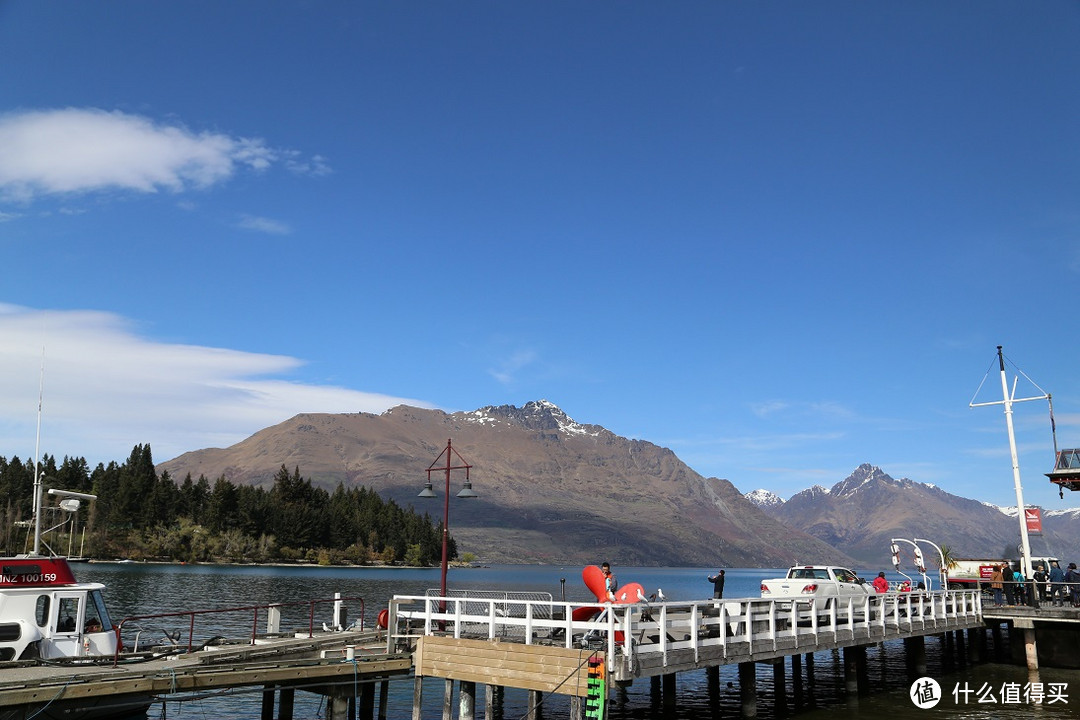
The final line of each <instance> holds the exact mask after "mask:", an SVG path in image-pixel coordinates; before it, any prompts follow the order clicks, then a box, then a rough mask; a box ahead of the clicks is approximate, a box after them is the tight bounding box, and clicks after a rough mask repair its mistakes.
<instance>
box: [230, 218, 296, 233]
mask: <svg viewBox="0 0 1080 720" xmlns="http://www.w3.org/2000/svg"><path fill="white" fill-rule="evenodd" d="M236 226H237V227H238V228H241V229H243V230H254V231H255V232H262V233H269V234H270V235H289V234H290V233H292V228H291V227H290V226H289V225H287V224H285V223H283V222H281V221H279V220H272V219H270V218H265V217H258V216H256V215H241V216H240V220H239V222H237V223H236Z"/></svg>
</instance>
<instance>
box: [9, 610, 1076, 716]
mask: <svg viewBox="0 0 1080 720" xmlns="http://www.w3.org/2000/svg"><path fill="white" fill-rule="evenodd" d="M580 607H581V606H580V605H578V604H575V603H565V602H553V601H551V600H535V599H529V600H515V599H513V598H508V597H501V598H487V597H470V596H468V595H466V596H462V597H448V598H433V597H431V596H425V597H415V596H395V597H394V599H393V600H392V601H391V603H390V607H389V608H388V613H387V614H388V618H387V624H388V626H389V627H388V628H387V630H386V631H385V632H383V633H382V634H381V635H380V634H377V633H375V632H371V631H367V632H353V631H340V632H331V633H326V634H321V635H319V636H316V637H305V638H274V639H272V640H265V641H261V640H256V641H253V642H250V643H244V644H239V645H233V646H225V647H216V648H208V649H206V650H202V651H198V652H191V653H177V654H175V655H173V656H168V657H157V658H154V659H150V660H147V661H145V662H140V663H132V664H126V663H119V664H116V665H111V664H105V665H99V664H92V663H89V662H85V661H84V662H74V663H70V664H64V665H59V664H51V665H31V664H29V663H4V664H2V667H0V720H22V719H23V718H29V717H33V716H35V714H36V713H38V712H40V711H41V710H42V709H46V708H48V709H49V710H50V711H56V710H63V709H65V708H72V707H86V706H93V705H96V706H99V707H104V708H124V707H138V706H139V704H140V703H141V706H142V707H146V706H147V705H148V704H149V703H150V702H151V701H166V702H167V701H169V700H170V699H171V698H179V697H181V696H182V695H183V694H185V693H193V692H203V691H213V690H223V689H226V688H245V687H246V688H253V689H254V690H255V691H256V692H261V693H262V698H263V702H262V717H263V718H264V719H265V720H272V719H273V718H278V719H280V720H291V717H292V708H293V701H294V693H295V691H296V690H297V689H302V690H305V691H311V692H317V693H321V694H323V695H324V696H326V698H327V705H326V708H327V709H326V717H327V718H328V720H345V719H346V718H349V719H351V718H355V717H360V718H362V719H365V720H367V719H370V718H373V717H375V715H376V713H377V716H378V718H380V720H382V719H384V718H386V702H387V693H388V684H389V681H390V680H391V679H392V678H407V677H409V676H410V675H411V676H412V678H413V703H412V716H413V718H414V720H419V719H420V718H421V717H422V716H423V715H424V711H423V702H424V698H423V687H424V683H423V680H424V678H440V679H443V680H444V681H445V692H444V693H443V698H442V717H443V718H445V720H450V719H451V718H453V717H454V716H455V711H454V707H453V702H452V698H453V695H454V693H453V688H454V685H455V683H456V684H457V687H458V689H459V692H458V696H459V705H458V708H457V713H456V714H457V717H459V718H460V719H461V720H472V719H473V718H474V717H475V716H476V715H477V714H478V708H477V704H478V699H477V697H476V687H477V685H478V684H483V685H484V686H486V693H487V696H486V701H481V703H480V704H481V705H482V706H483V713H484V716H485V717H487V718H490V719H494V718H495V717H497V716H498V714H497V710H496V706H497V702H496V698H497V697H500V696H501V693H502V691H503V690H504V689H505V688H518V689H522V690H525V691H528V692H529V693H530V702H529V707H530V708H532V707H534V706H535V705H537V704H539V702H540V699H541V698H542V697H543V696H545V695H548V694H561V695H565V696H567V697H569V698H570V701H569V702H570V708H571V717H572V718H581V717H585V718H593V717H600V715H599V714H598V712H599V711H600V710H602V708H603V706H604V704H605V703H606V702H607V701H608V700H609V698H610V697H611V695H612V694H613V693H614V692H615V691H616V689H617V688H618V687H620V686H626V685H630V684H632V683H634V682H636V681H643V680H646V679H647V680H649V682H650V683H652V686H653V688H654V690H656V691H657V692H658V694H659V695H660V696H662V702H663V705H664V707H665V708H673V707H674V706H675V703H676V700H675V687H676V677H677V675H678V674H679V673H683V672H688V671H695V670H701V669H704V670H705V671H706V674H707V677H708V680H709V683H710V685H711V684H713V683H716V682H718V677H719V675H718V670H719V668H720V667H722V666H725V665H735V666H737V667H738V676H739V686H740V687H739V691H740V695H741V698H742V705H741V707H742V714H743V716H744V717H754V716H755V715H756V700H755V698H756V696H757V688H756V666H757V665H758V664H763V665H767V666H771V668H772V672H773V674H774V686H775V688H776V692H778V693H782V692H784V691H785V690H784V688H785V685H786V683H787V682H788V680H787V678H786V677H785V672H786V670H785V668H786V667H790V668H791V673H792V676H793V677H792V678H791V681H792V682H794V683H795V686H796V687H799V686H800V683H801V679H800V677H799V674H800V672H802V668H803V667H804V665H803V663H804V662H805V668H806V672H807V673H811V672H812V666H813V655H814V653H817V652H821V651H829V650H832V651H839V652H840V653H841V654H842V658H843V661H842V662H843V673H844V681H845V687H847V688H848V690H849V691H850V692H852V693H862V692H865V691H866V688H865V687H864V683H865V675H866V673H865V663H866V650H867V648H869V647H871V646H873V645H876V644H879V643H882V642H885V641H891V640H902V641H903V643H904V649H905V652H906V653H907V655H908V660H909V666H910V667H911V668H912V669H913V670H914V671H916V672H918V671H919V670H920V668H921V672H922V673H924V674H925V669H926V654H925V646H924V644H923V643H924V638H925V637H926V636H939V637H941V638H942V640H943V641H944V642H946V643H947V644H948V645H949V646H950V647H951V646H954V645H955V647H956V650H957V654H958V655H960V656H962V657H963V658H966V659H967V660H978V659H986V652H985V651H986V635H987V632H988V631H989V632H991V633H993V634H994V638H995V640H1000V637H1001V636H1000V634H999V633H1000V632H1001V628H1002V626H1003V625H1007V626H1008V632H1009V637H1010V639H1012V638H1013V637H1018V638H1021V639H1022V640H1023V643H1022V644H1020V643H1013V651H1012V656H1011V658H1010V660H1011V661H1013V662H1023V661H1024V655H1025V653H1026V654H1027V660H1028V662H1029V665H1030V663H1031V658H1032V657H1036V658H1037V657H1038V655H1039V653H1038V652H1037V651H1036V649H1035V648H1034V643H1035V637H1036V632H1037V629H1038V628H1040V627H1043V626H1046V625H1047V623H1053V624H1054V625H1053V627H1054V628H1055V629H1054V632H1053V635H1054V636H1058V635H1060V628H1061V627H1062V625H1063V624H1068V625H1069V626H1070V627H1071V628H1073V629H1075V630H1076V631H1080V610H1076V609H1073V608H1043V609H1041V610H1036V609H1032V608H1026V607H1010V608H993V607H983V605H982V602H981V596H980V595H979V593H978V592H977V591H971V590H964V591H944V592H933V593H925V594H924V593H918V594H916V593H888V594H884V595H877V596H873V595H872V596H868V597H859V598H846V599H843V600H841V601H835V600H833V601H831V602H829V603H826V604H824V605H821V606H814V605H813V604H811V603H809V602H807V601H803V602H799V603H796V604H794V605H793V604H792V603H791V602H790V601H788V602H785V601H782V600H762V599H758V598H747V599H732V600H722V601H717V600H702V601H695V602H662V603H651V604H649V603H638V604H636V605H611V606H605V607H604V608H603V609H604V612H603V613H602V614H600V615H599V616H597V617H594V618H592V619H590V620H574V619H573V618H574V611H575V610H577V609H579V608H580ZM580 615H581V613H579V617H580ZM1013 631H1015V635H1013ZM965 633H966V638H965ZM1001 645H1002V643H1000V642H995V647H1000V646H1001ZM1017 645H1019V646H1020V647H1021V648H1022V649H1021V650H1020V651H1019V653H1020V655H1019V657H1017V652H1018V651H1017V650H1016V647H1017ZM1072 657H1073V659H1074V660H1075V658H1076V653H1075V652H1074V653H1073V655H1072ZM999 659H1001V658H999ZM376 694H378V698H376ZM105 716H106V717H107V715H105ZM429 716H430V715H429Z"/></svg>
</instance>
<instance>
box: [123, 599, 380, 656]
mask: <svg viewBox="0 0 1080 720" xmlns="http://www.w3.org/2000/svg"><path fill="white" fill-rule="evenodd" d="M353 601H359V603H360V614H359V627H357V628H356V629H357V630H360V631H363V629H364V599H363V598H362V597H359V596H353V597H334V598H329V599H320V600H302V601H297V602H290V603H268V604H264V605H245V606H241V607H228V608H213V609H208V610H184V611H179V612H168V613H154V614H152V615H131V616H129V617H126V618H124V619H123V620H121V621H120V622H119V623H118V624H117V625H116V626H115V632H116V648H117V649H116V654H115V656H114V657H113V663H114V664H116V663H117V662H118V661H119V658H120V653H121V649H122V648H123V643H122V639H123V638H122V634H123V632H124V630H125V629H128V626H129V624H131V625H133V626H134V627H135V628H137V630H136V634H135V640H134V644H133V647H132V650H131V652H139V642H140V639H141V635H142V633H144V632H147V629H146V628H144V627H142V626H143V625H145V624H147V623H146V621H149V620H167V619H171V618H185V619H186V620H187V630H186V634H187V644H186V647H185V646H184V643H183V642H181V640H182V638H183V633H182V632H181V631H179V630H178V631H177V636H175V637H167V638H165V640H166V641H167V642H168V643H169V644H170V645H171V646H173V647H174V648H175V649H176V651H177V652H189V653H190V652H192V651H193V649H194V648H195V620H196V618H200V619H206V618H210V617H214V618H215V619H219V618H222V617H224V616H226V615H227V614H233V615H236V616H240V615H241V614H245V616H246V614H247V613H251V634H250V636H246V637H244V638H243V639H244V640H246V641H247V643H248V644H250V645H254V644H255V642H256V640H257V639H258V637H259V613H260V612H262V611H265V614H264V618H266V620H267V621H268V623H270V624H273V623H272V622H271V618H272V617H276V618H278V620H280V611H281V610H283V609H285V608H295V607H307V609H308V612H307V633H308V634H307V636H308V637H309V638H310V637H313V636H314V634H315V608H316V606H318V605H327V604H329V605H335V606H339V607H342V606H343V605H342V604H343V603H345V602H353ZM230 619H231V618H230ZM239 622H243V623H245V624H246V622H247V621H246V620H232V624H233V625H234V627H235V626H236V625H237V623H239ZM338 622H339V618H336V617H335V618H334V623H335V624H336V623H338ZM226 624H228V623H226ZM222 629H223V628H222V625H217V626H215V629H214V632H215V635H213V636H210V637H208V638H207V640H208V641H209V640H211V639H213V638H215V637H221V635H220V632H219V631H220V630H222ZM154 630H158V629H157V628H154ZM160 631H162V632H166V631H164V629H163V628H162V629H161V630H160ZM225 631H226V632H228V631H230V630H227V629H226V630H225ZM275 632H277V630H272V629H270V628H268V629H267V635H269V634H271V633H275ZM267 635H264V637H266V636H267ZM238 639H239V638H238ZM159 644H160V643H159ZM204 644H205V643H204Z"/></svg>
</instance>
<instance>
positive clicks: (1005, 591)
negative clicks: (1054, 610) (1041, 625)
mask: <svg viewBox="0 0 1080 720" xmlns="http://www.w3.org/2000/svg"><path fill="white" fill-rule="evenodd" d="M990 589H991V590H992V591H993V593H994V605H997V606H999V607H1000V606H1002V605H1032V604H1034V602H1035V601H1036V599H1037V600H1038V601H1039V602H1040V603H1044V602H1047V601H1050V602H1051V603H1052V604H1053V605H1054V607H1061V606H1063V605H1064V604H1065V603H1066V602H1068V603H1069V604H1070V605H1071V606H1072V607H1080V570H1077V568H1076V563H1074V562H1071V563H1069V567H1068V568H1067V569H1066V570H1062V569H1061V566H1060V565H1059V564H1058V561H1057V560H1053V561H1051V563H1050V569H1049V570H1047V569H1046V567H1045V566H1043V565H1041V564H1040V565H1037V566H1036V567H1035V570H1034V571H1032V573H1031V582H1028V580H1027V578H1025V577H1024V573H1023V572H1022V570H1020V569H1016V570H1013V568H1012V566H1011V565H1010V564H1009V563H1002V564H1001V565H999V566H997V567H995V568H994V572H993V573H992V574H991V575H990Z"/></svg>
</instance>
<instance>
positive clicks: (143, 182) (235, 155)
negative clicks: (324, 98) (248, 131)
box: [0, 108, 328, 201]
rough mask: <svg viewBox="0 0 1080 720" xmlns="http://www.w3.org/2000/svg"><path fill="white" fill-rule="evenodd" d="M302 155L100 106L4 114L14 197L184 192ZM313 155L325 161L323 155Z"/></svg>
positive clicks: (1, 178) (3, 163)
mask: <svg viewBox="0 0 1080 720" xmlns="http://www.w3.org/2000/svg"><path fill="white" fill-rule="evenodd" d="M297 156H298V153H296V151H291V150H288V151H283V150H277V149H273V148H270V147H268V146H267V145H266V143H265V141H263V140H262V139H259V138H246V137H232V136H229V135H225V134H222V133H213V132H201V133H196V132H192V131H191V130H189V129H187V128H186V127H183V126H182V125H179V124H171V125H170V124H164V123H160V122H156V121H154V120H152V119H150V118H146V117H142V116H139V115H130V114H127V113H122V112H107V111H105V110H99V109H95V108H66V109H62V110H38V111H22V112H13V113H8V114H5V115H0V194H2V196H3V197H5V198H7V199H10V200H18V201H29V200H32V199H34V198H36V197H38V196H41V195H49V194H65V193H83V192H95V191H102V190H110V189H120V190H127V191H133V192H143V193H151V192H158V191H160V190H168V191H172V192H180V191H183V190H186V189H189V188H205V187H209V186H212V185H215V184H217V183H220V182H223V181H225V180H227V179H228V178H229V177H231V176H232V175H233V174H234V173H235V172H236V171H237V169H238V168H239V167H242V166H246V167H249V168H251V169H254V170H264V169H266V168H268V167H270V166H271V165H272V164H273V163H275V162H277V161H279V160H281V159H282V158H283V157H285V158H286V159H287V163H286V164H287V165H288V166H289V167H293V166H294V165H296V164H298V163H301V161H299V160H298V159H297ZM310 162H311V163H314V165H315V166H316V167H323V168H325V163H324V162H323V161H322V160H321V159H317V160H314V161H310ZM327 171H328V169H327Z"/></svg>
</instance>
